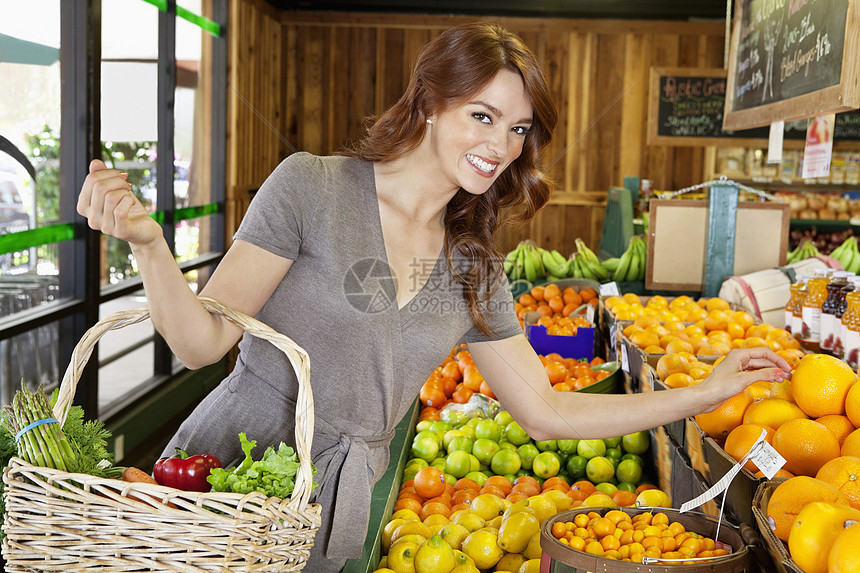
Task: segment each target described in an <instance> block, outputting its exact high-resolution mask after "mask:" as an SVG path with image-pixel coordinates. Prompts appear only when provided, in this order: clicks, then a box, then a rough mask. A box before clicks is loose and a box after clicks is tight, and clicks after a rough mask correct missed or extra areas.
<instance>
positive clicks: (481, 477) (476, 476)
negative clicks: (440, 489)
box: [466, 472, 487, 487]
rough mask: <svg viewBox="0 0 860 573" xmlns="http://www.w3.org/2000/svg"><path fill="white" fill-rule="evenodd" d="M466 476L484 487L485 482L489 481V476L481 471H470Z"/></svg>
mask: <svg viewBox="0 0 860 573" xmlns="http://www.w3.org/2000/svg"><path fill="white" fill-rule="evenodd" d="M466 478H468V479H470V480H472V481H474V482H477V484H478V485H479V486H481V487H484V483H485V482H486V481H487V476H486V475H485V474H483V473H481V472H469V473H467V474H466Z"/></svg>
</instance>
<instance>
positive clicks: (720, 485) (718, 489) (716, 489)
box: [680, 430, 785, 518]
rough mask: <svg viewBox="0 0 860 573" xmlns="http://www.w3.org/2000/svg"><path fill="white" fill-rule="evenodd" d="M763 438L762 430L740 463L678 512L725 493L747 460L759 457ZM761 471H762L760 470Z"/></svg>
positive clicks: (765, 433) (683, 505)
mask: <svg viewBox="0 0 860 573" xmlns="http://www.w3.org/2000/svg"><path fill="white" fill-rule="evenodd" d="M765 436H767V432H766V431H764V430H762V432H761V435H760V436H759V437H758V439H757V440H756V441H755V443H754V444H753V446H752V447H751V448H750V451H749V452H747V455H745V456H744V457H743V458H742V459H741V461H739V462H738V463H736V464H735V465H734V466H732V469H730V470H729V471H727V472H726V475H724V476H723V477H721V478H720V480H719V481H718V482H717V483H715V484H714V485H713V486H711V488H710V489H709V490H708V491H706V492H705V493H703V494H702V495H700V496H699V497H697V498H695V499H691V500H690V501H687V502H684V504H682V505H681V510H680V511H681V513H684V512H685V511H690V510H691V509H694V508H696V507H699V506H700V505H702V504H703V503H705V502H706V501H710V500H712V499H714V498H715V497H717V496H718V495H719V494H721V493H722V492H724V491H726V490H727V489H728V488H729V485H731V483H732V480H733V479H734V477H735V476H736V475H738V472H740V471H741V469H742V468H743V467H744V464H745V463H747V460H749V459H751V458H752V457H753V456H756V457H758V456H759V455H761V454H760V453H759V452H760V451H761V450H762V449H763V448H762V444H766V443H767V442H765V441H764V438H765ZM771 449H772V448H771ZM774 453H776V452H775V451H774ZM766 455H768V456H769V454H766ZM777 455H779V454H777ZM783 463H785V460H783ZM777 469H779V468H777ZM762 471H764V470H762ZM774 473H776V472H774ZM720 513H721V514H722V510H720ZM720 518H722V515H720Z"/></svg>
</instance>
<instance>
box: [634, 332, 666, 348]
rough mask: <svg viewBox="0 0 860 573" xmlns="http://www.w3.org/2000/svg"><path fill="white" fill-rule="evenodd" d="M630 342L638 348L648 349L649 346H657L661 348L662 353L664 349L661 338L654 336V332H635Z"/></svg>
mask: <svg viewBox="0 0 860 573" xmlns="http://www.w3.org/2000/svg"><path fill="white" fill-rule="evenodd" d="M630 342H632V343H633V344H635V345H636V346H638V347H639V348H647V347H649V346H657V347H660V350H661V351H662V349H663V348H662V347H661V346H660V337H659V336H657V335H656V334H654V333H653V332H648V331H647V330H640V331H638V332H634V333H633V334H632V335H631V337H630Z"/></svg>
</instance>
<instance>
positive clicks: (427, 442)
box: [412, 432, 439, 463]
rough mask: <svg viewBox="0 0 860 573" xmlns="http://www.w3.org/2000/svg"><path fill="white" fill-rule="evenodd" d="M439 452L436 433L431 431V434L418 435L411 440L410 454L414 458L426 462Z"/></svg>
mask: <svg viewBox="0 0 860 573" xmlns="http://www.w3.org/2000/svg"><path fill="white" fill-rule="evenodd" d="M438 453H439V442H438V440H437V439H436V434H433V433H432V432H431V436H424V437H421V438H419V437H418V436H416V437H415V439H414V440H412V455H413V456H414V457H416V458H421V459H422V460H425V461H426V462H428V463H429V462H430V461H432V460H433V459H434V458H435V457H436V454H438Z"/></svg>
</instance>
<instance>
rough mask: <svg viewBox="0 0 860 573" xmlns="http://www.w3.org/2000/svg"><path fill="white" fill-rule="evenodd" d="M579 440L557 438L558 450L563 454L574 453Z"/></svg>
mask: <svg viewBox="0 0 860 573" xmlns="http://www.w3.org/2000/svg"><path fill="white" fill-rule="evenodd" d="M578 445H579V440H559V441H558V451H559V452H561V453H563V454H575V453H576V447H577V446H578Z"/></svg>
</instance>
